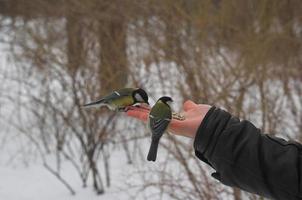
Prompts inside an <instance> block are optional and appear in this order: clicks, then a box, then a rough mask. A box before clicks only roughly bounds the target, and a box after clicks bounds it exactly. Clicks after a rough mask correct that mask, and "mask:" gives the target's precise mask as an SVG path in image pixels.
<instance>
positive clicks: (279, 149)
mask: <svg viewBox="0 0 302 200" xmlns="http://www.w3.org/2000/svg"><path fill="white" fill-rule="evenodd" d="M301 134H302V133H301ZM194 148H195V153H196V156H197V157H198V158H199V159H201V160H202V161H204V162H206V163H207V164H209V165H210V166H212V167H213V168H214V169H215V170H216V172H215V173H213V174H212V176H213V177H214V178H216V179H218V180H219V181H220V182H222V183H223V184H225V185H228V186H232V187H238V188H241V189H243V190H245V191H248V192H251V193H256V194H259V195H261V196H264V197H267V198H272V199H282V200H283V199H284V200H297V199H302V182H301V181H302V145H301V144H299V143H296V142H293V141H291V142H287V141H285V140H283V139H281V138H277V137H273V136H270V135H266V134H262V133H261V131H260V130H259V129H258V128H256V127H255V126H254V125H253V124H252V123H250V122H249V121H246V120H243V121H240V120H239V119H238V118H236V117H234V116H232V115H231V114H229V113H228V112H226V111H223V110H221V109H219V108H216V107H212V108H211V109H210V110H209V112H208V113H207V115H206V116H205V118H204V120H203V121H202V123H201V125H200V127H199V129H198V131H197V134H196V137H195V141H194Z"/></svg>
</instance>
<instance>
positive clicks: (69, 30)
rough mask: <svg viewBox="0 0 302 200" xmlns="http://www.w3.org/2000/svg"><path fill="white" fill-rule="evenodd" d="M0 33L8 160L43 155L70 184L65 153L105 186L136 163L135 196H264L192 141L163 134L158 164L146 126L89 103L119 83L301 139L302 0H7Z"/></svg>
mask: <svg viewBox="0 0 302 200" xmlns="http://www.w3.org/2000/svg"><path fill="white" fill-rule="evenodd" d="M0 43H1V46H2V51H3V52H4V51H5V52H6V55H7V56H6V57H5V59H6V60H7V61H6V63H9V64H8V65H7V66H5V67H2V68H1V73H0V81H1V84H0V118H1V120H0V124H1V126H2V132H3V134H2V136H1V137H2V139H1V142H0V143H2V145H5V143H6V142H5V141H6V140H5V138H10V137H12V135H10V136H8V135H7V134H4V133H5V132H14V134H13V138H14V140H18V142H17V143H16V145H13V147H10V148H11V149H14V151H15V152H16V153H14V154H10V155H11V156H13V158H10V159H11V160H22V162H23V163H25V164H26V165H30V164H31V162H36V160H41V161H42V162H43V165H44V167H45V169H46V170H48V171H49V172H50V173H52V174H53V175H54V176H55V177H56V178H58V181H59V182H61V183H62V187H66V188H67V189H68V190H69V191H70V192H71V193H72V194H76V193H77V191H76V189H74V188H73V183H72V181H69V180H67V179H65V178H64V172H65V171H66V170H65V171H64V166H65V165H66V163H68V165H69V166H72V168H73V170H74V171H75V176H77V177H78V178H79V179H80V180H81V184H82V186H83V187H86V186H87V187H88V188H87V190H89V189H90V190H91V188H92V189H93V190H94V191H95V193H97V194H100V195H104V194H106V192H107V190H110V188H111V187H113V186H112V177H113V176H119V175H118V174H114V173H112V172H111V169H112V166H113V165H117V166H119V167H120V168H124V167H125V166H128V168H127V169H129V166H130V168H131V169H132V170H129V172H126V173H128V174H129V175H128V179H129V180H130V181H129V180H128V181H125V183H124V185H123V188H121V190H124V191H126V192H127V191H129V199H134V197H135V198H136V199H181V200H182V199H192V200H194V199H235V200H240V199H263V198H261V197H258V196H256V195H252V194H248V193H245V192H243V191H240V190H238V189H232V188H229V187H225V186H223V185H222V184H220V183H218V182H217V181H216V180H214V179H213V178H212V177H211V176H210V173H211V172H212V170H211V169H210V167H208V166H206V165H205V164H203V163H202V162H201V161H199V160H198V159H197V158H196V157H195V155H194V150H193V147H192V142H193V141H192V140H190V139H187V138H183V137H176V136H171V137H170V136H167V135H166V136H165V137H164V138H163V140H162V142H161V145H160V149H159V152H160V153H159V156H158V157H159V160H158V161H157V162H156V163H155V164H150V163H148V162H147V161H146V155H147V154H146V153H147V150H146V146H148V145H146V144H149V133H148V131H147V130H146V129H145V127H144V125H143V124H141V123H139V122H137V121H135V120H132V119H128V118H126V117H125V115H123V114H115V113H111V112H108V111H107V110H106V109H100V110H83V109H81V105H82V104H83V103H86V102H89V101H90V100H95V99H97V98H99V97H101V96H102V95H104V94H106V93H107V92H108V91H111V90H114V89H116V88H123V87H125V86H139V87H142V88H145V89H146V90H147V92H148V93H150V94H151V97H152V99H153V102H154V101H155V99H157V98H158V97H160V96H161V95H163V94H167V95H171V96H172V97H174V99H175V100H176V106H175V110H180V109H181V105H182V103H183V101H185V100H186V99H192V100H193V101H196V102H198V103H205V104H215V105H217V106H219V107H222V108H225V109H227V110H228V111H229V112H231V113H233V114H234V115H236V116H238V117H240V118H243V119H248V120H251V121H252V122H253V123H254V124H255V125H256V126H258V127H259V128H260V129H262V130H263V131H264V132H266V133H270V134H277V135H278V136H282V137H283V138H286V139H293V140H297V141H300V142H302V48H301V47H302V1H301V0H278V1H276V0H246V1H242V0H228V1H226V0H224V1H223V0H162V1H155V0H144V1H143V0H141V1H140V0H110V1H109V0H75V1H72V0H56V1H52V0H30V1H26V0H0ZM8 130H9V131H8ZM116 152H118V153H116ZM116 156H120V157H122V158H123V159H115V157H116ZM124 158H126V159H124ZM114 163H115V164H114ZM122 170H123V169H122ZM93 190H91V192H92V193H93ZM130 191H132V192H130ZM66 192H68V191H66ZM100 198H101V196H100Z"/></svg>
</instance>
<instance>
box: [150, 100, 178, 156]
mask: <svg viewBox="0 0 302 200" xmlns="http://www.w3.org/2000/svg"><path fill="white" fill-rule="evenodd" d="M172 102H173V100H172V98H171V97H168V96H163V97H161V98H159V99H158V100H157V102H156V103H155V105H154V106H153V107H152V108H151V110H150V113H149V118H148V127H149V129H150V130H151V133H152V134H151V145H150V149H149V153H148V156H147V160H148V161H155V160H156V156H157V148H158V143H159V140H160V138H161V136H162V135H163V134H164V132H165V131H166V130H167V128H168V126H169V124H170V122H171V120H172V109H171V103H172Z"/></svg>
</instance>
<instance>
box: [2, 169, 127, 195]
mask: <svg viewBox="0 0 302 200" xmlns="http://www.w3.org/2000/svg"><path fill="white" fill-rule="evenodd" d="M65 175H66V174H64V176H65ZM68 175H69V176H72V174H68ZM0 177H1V180H0V199H5V200H41V199H43V200H53V199H56V200H69V199H70V200H80V199H87V200H94V199H98V200H99V199H112V200H122V199H128V198H127V195H122V193H121V192H119V191H117V190H114V189H111V190H108V191H106V193H105V194H104V195H99V196H98V195H96V194H95V193H94V192H93V191H92V189H91V187H87V188H83V187H82V186H81V183H80V182H79V181H74V182H73V183H72V185H73V187H74V189H75V190H76V195H71V194H70V193H69V192H68V191H67V190H66V189H65V188H64V187H63V186H62V184H61V183H60V182H59V181H58V180H57V179H56V178H55V176H53V175H52V174H50V173H49V172H48V171H47V170H45V168H44V167H43V166H42V165H38V164H37V165H35V166H30V167H27V168H21V167H18V168H15V169H12V168H11V167H4V166H1V167H0Z"/></svg>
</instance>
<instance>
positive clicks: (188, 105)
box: [184, 100, 198, 111]
mask: <svg viewBox="0 0 302 200" xmlns="http://www.w3.org/2000/svg"><path fill="white" fill-rule="evenodd" d="M197 106H198V105H197V104H196V103H194V102H193V101H191V100H187V101H186V102H185V103H184V111H189V110H191V109H194V108H196V107H197Z"/></svg>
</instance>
